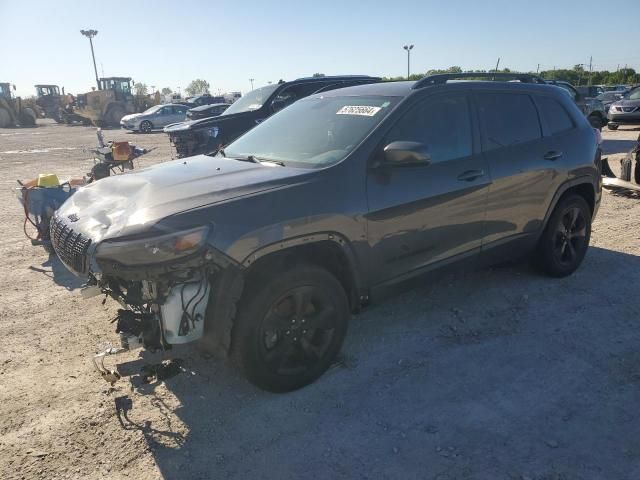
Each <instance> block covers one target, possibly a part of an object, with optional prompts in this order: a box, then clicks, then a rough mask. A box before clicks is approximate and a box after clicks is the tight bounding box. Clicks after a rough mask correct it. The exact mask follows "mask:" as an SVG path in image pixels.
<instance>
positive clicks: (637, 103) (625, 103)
mask: <svg viewBox="0 0 640 480" xmlns="http://www.w3.org/2000/svg"><path fill="white" fill-rule="evenodd" d="M612 105H615V106H616V107H640V100H628V99H622V100H617V101H615V102H613V103H612Z"/></svg>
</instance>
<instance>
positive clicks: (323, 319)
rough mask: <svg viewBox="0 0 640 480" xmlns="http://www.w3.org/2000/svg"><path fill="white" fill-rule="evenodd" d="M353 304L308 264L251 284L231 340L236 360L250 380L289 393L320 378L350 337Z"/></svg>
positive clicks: (337, 284) (337, 285)
mask: <svg viewBox="0 0 640 480" xmlns="http://www.w3.org/2000/svg"><path fill="white" fill-rule="evenodd" d="M349 316H350V313H349V304H348V301H347V296H346V294H345V291H344V289H343V288H342V285H341V284H340V282H339V281H338V280H337V279H336V278H335V277H334V276H333V275H331V274H330V273H329V272H327V271H326V270H324V269H322V268H319V267H316V266H313V265H303V266H298V267H294V268H292V269H290V270H287V271H284V272H276V273H275V274H273V275H272V276H270V277H269V276H266V277H260V278H259V279H256V280H254V281H253V282H251V281H250V282H249V284H248V285H247V288H245V291H244V294H243V296H242V299H241V300H240V302H239V309H238V315H237V316H236V319H235V321H234V327H233V332H232V340H231V356H232V359H233V361H234V362H235V363H236V364H237V366H238V367H240V369H241V370H242V371H243V372H244V374H245V376H246V377H247V378H248V380H249V381H250V382H251V383H253V384H254V385H256V386H257V387H259V388H262V389H264V390H268V391H271V392H289V391H292V390H296V389H298V388H302V387H304V386H306V385H308V384H310V383H312V382H313V381H315V380H316V379H317V378H318V377H320V376H321V375H322V374H323V373H324V372H325V371H326V370H327V369H328V368H329V366H330V365H331V363H332V362H333V360H334V359H335V357H336V356H337V354H338V352H339V351H340V348H341V347H342V343H343V341H344V337H345V335H346V333H347V324H348V320H349Z"/></svg>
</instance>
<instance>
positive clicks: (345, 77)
mask: <svg viewBox="0 0 640 480" xmlns="http://www.w3.org/2000/svg"><path fill="white" fill-rule="evenodd" d="M359 78H362V79H366V80H370V79H377V80H381V78H380V77H372V76H370V75H323V76H321V77H300V78H296V79H295V80H294V81H296V82H297V81H299V80H357V79H359Z"/></svg>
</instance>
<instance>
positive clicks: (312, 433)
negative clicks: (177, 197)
mask: <svg viewBox="0 0 640 480" xmlns="http://www.w3.org/2000/svg"><path fill="white" fill-rule="evenodd" d="M603 133H604V136H605V138H606V142H605V149H606V151H607V152H608V153H609V154H615V153H618V154H619V153H620V152H624V151H626V150H628V149H629V148H630V146H631V145H632V143H633V142H632V140H633V139H634V138H635V137H636V136H637V135H638V130H633V129H629V128H626V129H625V128H624V127H623V128H621V129H620V130H619V131H617V132H603ZM105 137H106V138H107V139H128V140H130V141H133V142H137V143H139V144H140V145H141V146H145V147H148V148H151V147H155V148H156V149H155V150H154V151H153V152H151V153H150V154H148V155H147V156H146V157H143V159H141V161H140V162H139V164H138V165H137V167H139V166H143V165H148V164H150V163H155V162H159V161H163V160H167V159H168V158H170V156H171V150H170V147H169V144H168V140H167V137H166V136H165V135H164V134H161V133H159V134H151V135H133V134H127V133H124V132H121V131H117V130H113V131H106V132H105ZM94 144H95V132H94V129H91V128H89V127H80V126H74V127H70V126H61V125H56V124H53V123H51V122H48V121H42V122H41V123H40V125H39V126H38V127H37V128H32V129H5V130H0V178H2V182H3V185H4V188H2V189H0V199H1V200H2V203H3V204H4V205H5V206H6V208H7V210H6V211H5V212H6V213H7V217H5V220H4V221H3V222H2V223H1V224H0V229H1V235H0V255H1V257H2V259H3V260H4V261H3V262H2V265H1V266H0V330H1V331H2V333H3V336H4V338H5V341H4V344H3V347H2V348H1V349H0V478H2V479H12V478H29V479H31V478H41V479H52V478H54V479H57V478H96V479H98V478H100V479H102V478H136V479H141V480H142V479H155V478H166V479H185V478H301V477H303V476H312V477H313V478H316V479H325V478H327V479H335V478H348V479H353V478H403V479H411V478H421V479H422V478H429V479H431V478H433V479H440V480H444V479H492V480H493V479H549V480H551V479H557V480H559V479H630V480H631V479H638V478H640V440H639V438H640V437H639V436H638V435H639V434H638V432H640V412H639V410H638V408H637V404H638V400H639V399H640V350H639V349H638V345H639V344H640V326H639V325H638V318H639V316H640V306H639V304H638V285H639V284H640V256H639V255H640V230H638V224H639V221H640V199H638V198H637V197H636V198H630V197H626V196H620V195H614V194H611V193H609V192H606V193H605V195H604V199H603V203H602V206H601V208H600V212H599V215H598V218H597V220H596V222H595V224H594V232H593V237H592V247H591V248H590V250H589V252H588V254H587V257H586V259H585V262H584V264H583V266H582V268H581V269H580V270H579V271H578V272H577V273H576V274H574V275H573V276H571V277H570V278H565V279H561V280H551V279H548V278H544V277H541V276H539V275H537V274H535V273H533V272H532V271H530V270H529V269H528V268H527V267H525V266H503V267H500V268H494V269H491V270H483V271H478V272H473V273H468V274H466V275H460V274H458V275H449V276H444V277H442V278H440V279H439V280H437V281H435V282H432V283H429V284H423V285H420V286H417V287H416V288H414V289H412V290H411V291H408V292H406V293H404V294H402V295H398V296H395V297H393V298H391V299H390V300H388V301H387V302H385V303H382V304H379V305H376V306H372V307H371V308H369V309H367V310H366V311H365V312H363V313H362V314H360V315H358V316H357V317H355V318H354V320H353V322H352V324H351V327H350V332H349V335H348V338H347V341H346V344H345V346H344V349H343V352H344V353H343V356H342V357H341V359H340V362H339V363H338V365H337V366H336V367H335V368H332V369H331V370H330V371H329V372H328V373H327V374H326V375H325V376H323V377H322V378H321V379H320V380H319V381H318V382H316V383H315V384H313V385H311V386H310V387H307V388H305V389H303V390H301V391H298V392H294V393H291V394H286V395H273V394H268V393H265V392H262V391H259V390H257V389H255V388H254V387H252V386H251V385H249V384H248V383H246V382H245V381H244V380H243V379H242V378H241V377H239V376H238V374H236V373H235V372H234V371H233V370H231V369H230V368H229V367H228V366H227V365H226V364H225V363H224V362H218V361H214V360H211V359H206V358H202V357H201V356H200V355H199V354H198V352H196V351H195V350H193V349H190V348H188V347H182V348H180V349H176V350H174V351H173V352H172V358H181V359H182V360H183V362H184V364H183V365H184V369H185V371H184V372H182V373H180V374H178V375H176V376H174V377H172V378H170V379H168V380H166V381H164V382H155V383H151V384H145V383H144V382H143V381H142V378H141V374H140V369H141V367H142V366H143V365H144V364H145V363H155V362H158V361H159V360H160V359H161V357H160V356H154V355H149V354H141V353H140V352H139V351H138V352H131V353H127V354H124V355H122V356H119V357H116V358H117V362H118V363H119V364H120V369H121V370H122V371H123V372H124V373H125V374H126V376H125V377H124V378H123V379H122V380H121V381H119V382H118V383H116V385H115V387H114V388H109V385H108V384H107V383H105V382H104V381H103V380H102V379H100V378H99V376H98V375H97V374H96V373H95V372H94V371H93V369H92V366H91V361H90V358H91V355H92V354H93V353H95V352H96V351H97V350H98V349H99V347H100V345H101V344H103V342H105V341H112V342H114V343H117V337H116V334H115V333H114V331H113V330H114V327H113V325H111V324H110V323H109V320H111V319H112V318H113V317H114V316H115V311H116V305H115V302H113V301H108V302H107V303H106V304H105V305H102V298H92V299H89V300H83V299H82V298H81V297H80V295H79V293H78V289H79V287H80V286H81V283H80V282H79V281H78V280H77V279H75V278H74V277H73V276H71V275H70V274H68V273H67V272H66V271H65V270H64V268H63V267H62V266H61V265H60V263H59V262H58V261H57V260H56V259H55V258H52V257H50V256H49V255H47V254H46V253H45V251H44V250H43V249H42V248H41V247H34V246H31V245H30V243H29V241H28V240H27V239H26V238H25V237H24V235H23V232H22V222H23V214H22V212H21V210H20V207H19V204H18V202H17V201H16V198H15V197H14V193H13V191H12V189H13V187H14V185H15V179H17V178H20V179H25V178H32V177H34V176H35V175H36V174H37V173H39V172H45V171H46V172H49V171H51V172H56V173H58V174H59V175H60V176H62V177H65V176H69V175H71V176H78V175H79V174H82V173H84V172H87V171H88V170H89V169H90V167H91V164H92V162H91V160H86V159H87V158H90V156H89V155H87V154H86V153H84V152H83V148H86V147H91V146H93V145H94ZM610 156H613V155H610ZM110 363H111V364H113V363H114V362H113V360H112V361H111V362H110Z"/></svg>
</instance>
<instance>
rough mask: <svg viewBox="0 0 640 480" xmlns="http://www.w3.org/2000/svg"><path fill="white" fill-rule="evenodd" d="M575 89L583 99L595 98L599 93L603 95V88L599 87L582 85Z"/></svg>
mask: <svg viewBox="0 0 640 480" xmlns="http://www.w3.org/2000/svg"><path fill="white" fill-rule="evenodd" d="M575 88H576V91H578V93H580V95H582V96H583V97H584V98H595V97H597V96H598V95H600V94H601V93H604V88H602V87H601V86H600V85H583V86H581V87H575Z"/></svg>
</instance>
